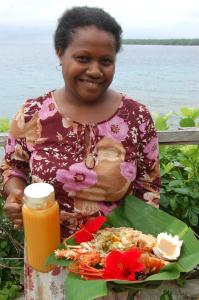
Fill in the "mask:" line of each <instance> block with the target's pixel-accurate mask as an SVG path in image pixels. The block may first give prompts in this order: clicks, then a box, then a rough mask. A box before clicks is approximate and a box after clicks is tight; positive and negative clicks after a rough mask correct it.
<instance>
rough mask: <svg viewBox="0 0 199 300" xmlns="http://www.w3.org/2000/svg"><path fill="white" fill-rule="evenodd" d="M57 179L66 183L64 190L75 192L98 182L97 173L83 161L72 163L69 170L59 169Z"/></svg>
mask: <svg viewBox="0 0 199 300" xmlns="http://www.w3.org/2000/svg"><path fill="white" fill-rule="evenodd" d="M56 179H57V181H59V182H62V183H63V184H64V185H63V189H64V191H66V192H73V191H80V190H82V189H87V188H88V187H90V186H93V185H94V184H95V183H96V182H97V175H96V173H95V172H94V171H92V170H89V169H87V168H86V166H85V164H84V163H83V162H82V163H76V164H73V165H71V166H70V168H69V170H64V169H59V170H57V173H56Z"/></svg>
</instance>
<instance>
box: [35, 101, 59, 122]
mask: <svg viewBox="0 0 199 300" xmlns="http://www.w3.org/2000/svg"><path fill="white" fill-rule="evenodd" d="M56 112H57V110H56V107H55V104H54V103H53V101H52V99H51V98H47V99H46V100H45V101H44V102H43V105H42V107H41V109H40V111H39V117H40V119H41V120H45V119H47V118H49V117H52V116H54V114H55V113H56Z"/></svg>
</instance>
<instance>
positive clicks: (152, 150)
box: [144, 137, 158, 160]
mask: <svg viewBox="0 0 199 300" xmlns="http://www.w3.org/2000/svg"><path fill="white" fill-rule="evenodd" d="M144 153H147V155H146V157H147V158H148V159H151V160H155V159H156V158H157V157H158V138H157V137H154V138H152V139H151V141H150V142H149V143H148V144H147V145H146V146H145V147H144Z"/></svg>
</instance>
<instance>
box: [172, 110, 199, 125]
mask: <svg viewBox="0 0 199 300" xmlns="http://www.w3.org/2000/svg"><path fill="white" fill-rule="evenodd" d="M176 115H178V116H179V117H180V123H179V124H180V126H181V127H196V126H199V123H197V119H198V118H199V108H194V107H190V108H188V107H183V108H181V109H180V113H178V114H176Z"/></svg>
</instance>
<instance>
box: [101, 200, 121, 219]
mask: <svg viewBox="0 0 199 300" xmlns="http://www.w3.org/2000/svg"><path fill="white" fill-rule="evenodd" d="M98 206H99V210H101V211H102V212H103V213H104V215H105V216H107V215H108V214H110V213H111V212H112V210H113V209H114V208H116V207H117V206H118V204H116V203H111V204H110V203H108V204H107V202H106V203H104V202H102V201H99V203H98Z"/></svg>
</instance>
